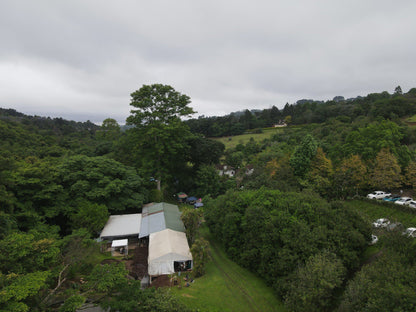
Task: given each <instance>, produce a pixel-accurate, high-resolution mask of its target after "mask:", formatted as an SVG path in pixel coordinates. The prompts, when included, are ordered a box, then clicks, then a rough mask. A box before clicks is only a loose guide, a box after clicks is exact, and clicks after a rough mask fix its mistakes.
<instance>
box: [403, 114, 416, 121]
mask: <svg viewBox="0 0 416 312" xmlns="http://www.w3.org/2000/svg"><path fill="white" fill-rule="evenodd" d="M405 121H407V122H416V115H413V116H410V117H409V118H407V119H406V120H405Z"/></svg>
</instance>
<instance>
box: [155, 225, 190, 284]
mask: <svg viewBox="0 0 416 312" xmlns="http://www.w3.org/2000/svg"><path fill="white" fill-rule="evenodd" d="M148 267H149V269H148V272H149V275H150V276H151V277H152V276H158V275H164V274H173V273H175V272H177V271H184V270H185V269H187V268H189V269H190V268H192V255H191V252H190V251H189V246H188V241H187V239H186V234H185V233H182V232H177V231H173V230H170V229H166V230H163V231H160V232H157V233H152V234H150V239H149V258H148Z"/></svg>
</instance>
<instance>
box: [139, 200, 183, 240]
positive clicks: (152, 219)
mask: <svg viewBox="0 0 416 312" xmlns="http://www.w3.org/2000/svg"><path fill="white" fill-rule="evenodd" d="M165 229H171V230H174V231H179V232H185V227H184V226H183V223H182V220H181V213H180V211H179V209H178V206H176V205H172V204H168V203H158V204H155V205H152V206H148V207H144V208H143V210H142V225H141V230H140V235H139V238H142V237H146V236H149V235H150V234H151V233H156V232H160V231H163V230H165Z"/></svg>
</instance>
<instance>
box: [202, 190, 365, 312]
mask: <svg viewBox="0 0 416 312" xmlns="http://www.w3.org/2000/svg"><path fill="white" fill-rule="evenodd" d="M205 218H206V222H207V224H208V226H209V228H210V230H211V232H212V233H213V234H214V235H215V236H216V237H217V238H218V239H219V240H220V241H221V242H222V243H223V245H224V247H225V250H226V252H227V254H228V256H229V257H230V258H231V259H232V260H234V261H235V262H237V263H238V264H240V265H241V266H243V267H245V268H248V269H249V270H251V271H253V272H255V273H257V274H259V275H260V276H262V278H263V279H264V280H265V281H266V282H267V283H268V284H269V285H270V286H272V287H273V288H274V289H275V291H276V293H277V294H278V295H279V296H280V297H281V298H283V299H284V300H285V303H286V305H287V307H288V308H289V309H290V310H291V311H330V310H333V307H334V305H336V301H335V297H336V295H335V294H336V292H337V290H339V289H340V287H341V286H342V285H343V283H344V281H345V280H346V279H347V276H348V274H350V273H351V272H353V271H354V270H356V269H357V268H359V266H360V259H361V256H362V253H363V251H364V250H365V249H366V248H367V242H368V241H369V238H370V234H371V232H370V231H371V229H370V225H369V224H368V223H366V222H364V221H363V219H362V218H361V217H360V216H358V215H357V214H355V213H354V212H353V211H351V210H348V209H345V207H344V206H343V205H342V203H341V202H334V203H331V204H328V203H327V202H326V201H325V200H323V199H322V198H320V197H319V196H317V195H316V194H313V193H311V192H304V193H294V192H280V191H277V190H266V189H265V188H262V189H260V190H256V191H237V192H235V191H230V192H228V193H227V194H225V195H223V196H219V197H218V198H216V199H211V200H209V201H208V202H207V208H206V209H205Z"/></svg>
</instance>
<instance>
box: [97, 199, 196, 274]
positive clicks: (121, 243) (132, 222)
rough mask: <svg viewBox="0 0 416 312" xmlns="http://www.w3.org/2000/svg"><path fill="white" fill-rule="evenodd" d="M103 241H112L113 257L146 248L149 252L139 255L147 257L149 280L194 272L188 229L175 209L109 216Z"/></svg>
mask: <svg viewBox="0 0 416 312" xmlns="http://www.w3.org/2000/svg"><path fill="white" fill-rule="evenodd" d="M100 238H101V239H102V240H108V241H111V249H110V250H111V253H112V255H117V256H122V255H127V254H128V249H129V248H130V249H131V248H133V249H135V248H145V249H146V250H145V251H146V252H145V251H143V252H140V251H139V250H140V249H136V252H140V253H141V254H143V255H144V254H147V253H148V257H147V263H145V264H144V265H146V264H147V268H148V269H147V272H148V274H149V276H150V277H152V276H153V277H154V276H158V275H165V274H172V273H174V272H178V271H184V270H187V269H191V268H192V255H191V252H190V250H189V245H188V241H187V239H186V234H185V227H184V225H183V223H182V220H181V212H180V211H179V209H178V206H176V205H172V204H168V203H158V204H154V205H151V206H146V207H143V209H142V213H141V214H140V213H136V214H126V215H113V216H110V218H109V219H108V221H107V224H106V225H105V227H104V229H103V231H102V232H101V235H100ZM129 241H130V244H129ZM132 241H133V243H132ZM109 244H110V243H109ZM132 244H133V245H134V246H136V247H134V246H132ZM139 245H140V246H141V247H138V246H139ZM108 246H110V245H108ZM147 246H148V247H147ZM147 248H148V249H147Z"/></svg>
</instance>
